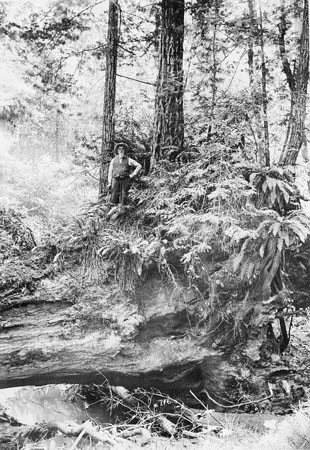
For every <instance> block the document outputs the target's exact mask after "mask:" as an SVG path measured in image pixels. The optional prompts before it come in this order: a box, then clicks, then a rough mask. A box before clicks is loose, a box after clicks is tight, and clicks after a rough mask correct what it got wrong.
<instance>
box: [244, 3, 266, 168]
mask: <svg viewBox="0 0 310 450" xmlns="http://www.w3.org/2000/svg"><path fill="white" fill-rule="evenodd" d="M248 8H249V15H250V25H251V31H250V36H249V40H248V45H249V48H248V66H249V79H250V89H251V95H252V98H253V101H254V123H255V126H252V127H251V128H252V133H253V137H254V140H255V144H256V152H257V153H256V154H257V160H258V162H259V163H260V164H261V165H262V166H269V165H270V156H269V130H268V117H267V81H266V75H267V71H266V64H265V51H264V34H263V24H262V15H261V14H260V18H259V19H258V17H257V13H256V2H255V0H248ZM259 68H261V71H259Z"/></svg>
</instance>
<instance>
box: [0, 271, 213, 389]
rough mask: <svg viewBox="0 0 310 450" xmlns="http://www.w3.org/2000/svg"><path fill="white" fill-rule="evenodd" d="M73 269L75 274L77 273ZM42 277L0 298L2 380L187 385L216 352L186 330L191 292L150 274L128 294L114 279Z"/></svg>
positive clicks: (194, 383) (197, 381)
mask: <svg viewBox="0 0 310 450" xmlns="http://www.w3.org/2000/svg"><path fill="white" fill-rule="evenodd" d="M75 275H77V274H75ZM75 275H74V274H72V273H71V276H69V275H62V276H60V277H58V278H55V279H54V280H51V279H46V280H41V282H40V284H39V286H37V288H36V290H35V292H34V293H33V294H32V295H30V294H29V293H28V294H27V295H23V294H22V293H13V294H10V293H8V295H6V296H4V295H3V296H2V301H1V303H0V314H1V319H0V387H1V388H4V387H11V386H21V385H42V384H48V383H84V384H87V383H91V382H96V383H100V382H103V381H104V379H105V378H107V379H108V381H109V382H110V383H111V384H114V385H123V386H125V387H126V388H128V389H132V388H135V387H137V386H140V387H144V388H148V387H156V388H158V389H163V390H164V391H166V392H171V391H174V392H177V393H179V394H181V393H182V392H183V393H186V392H187V393H188V392H189V390H190V389H191V390H194V391H195V392H197V390H199V389H200V387H201V386H202V384H203V382H204V381H205V379H206V378H208V372H209V376H210V385H211V384H214V383H213V382H212V379H217V375H218V374H217V370H222V369H221V368H220V366H219V361H220V357H219V356H218V355H217V352H216V351H214V350H212V348H211V346H209V347H208V346H207V347H205V344H206V339H204V338H203V337H202V336H200V335H199V333H198V335H197V337H195V336H194V335H193V333H192V323H191V322H190V316H191V309H192V308H194V307H195V297H194V296H193V293H191V292H187V294H186V296H185V295H184V292H183V293H182V292H181V291H176V290H175V291H174V293H173V291H172V290H171V289H170V290H169V289H164V288H162V287H161V286H160V284H159V283H156V282H154V281H150V282H149V283H147V284H146V285H145V286H144V287H143V288H141V289H140V292H139V293H138V295H137V298H136V300H132V299H129V298H128V297H126V295H124V294H123V293H122V292H121V291H120V290H119V289H118V288H117V287H116V286H115V285H104V286H102V287H99V286H93V285H91V284H90V285H89V286H84V289H83V290H81V289H79V288H77V287H76V281H75V279H74V278H73V276H75Z"/></svg>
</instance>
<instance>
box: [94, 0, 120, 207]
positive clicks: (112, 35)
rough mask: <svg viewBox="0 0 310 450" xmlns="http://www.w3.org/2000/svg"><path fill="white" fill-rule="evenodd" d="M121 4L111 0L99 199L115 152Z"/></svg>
mask: <svg viewBox="0 0 310 450" xmlns="http://www.w3.org/2000/svg"><path fill="white" fill-rule="evenodd" d="M118 27H119V5H118V0H110V3H109V23H108V37H107V50H106V75H105V88H104V103H103V129H102V147H101V160H100V179H99V201H100V200H102V197H103V195H104V193H105V181H106V178H107V165H108V162H109V160H110V158H111V156H112V154H113V145H114V132H115V120H114V113H115V93H116V68H117V46H118V39H119V30H118Z"/></svg>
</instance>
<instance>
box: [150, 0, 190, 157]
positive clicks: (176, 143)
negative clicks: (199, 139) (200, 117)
mask: <svg viewBox="0 0 310 450" xmlns="http://www.w3.org/2000/svg"><path fill="white" fill-rule="evenodd" d="M161 10H162V30H161V41H160V55H159V72H158V80H157V90H156V99H155V130H154V147H153V156H154V157H155V159H162V158H165V157H166V156H167V155H169V152H171V151H173V152H178V151H180V150H181V148H182V147H183V141H184V115H183V41H184V0H162V9H161Z"/></svg>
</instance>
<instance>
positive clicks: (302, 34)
mask: <svg viewBox="0 0 310 450" xmlns="http://www.w3.org/2000/svg"><path fill="white" fill-rule="evenodd" d="M295 14H296V16H297V17H296V21H297V31H298V32H299V36H298V38H297V52H296V61H295V63H294V67H293V69H292V67H291V64H290V63H289V60H288V56H287V52H286V45H285V38H286V33H287V30H288V21H287V16H286V15H287V13H286V8H285V4H284V2H283V3H282V14H281V20H280V24H279V48H280V54H281V58H282V67H283V71H284V73H285V75H286V79H287V82H288V85H289V88H290V92H291V107H290V116H289V121H288V126H287V132H286V138H285V142H284V146H283V149H282V152H281V155H280V161H279V162H280V164H281V165H286V164H291V165H295V163H296V160H297V157H298V154H299V151H300V149H301V147H302V146H303V144H305V141H306V136H305V120H306V100H307V89H308V81H309V0H304V2H303V8H300V7H299V6H298V7H296V8H295Z"/></svg>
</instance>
